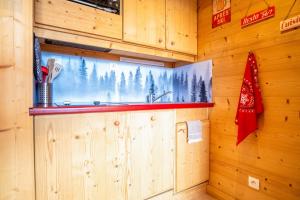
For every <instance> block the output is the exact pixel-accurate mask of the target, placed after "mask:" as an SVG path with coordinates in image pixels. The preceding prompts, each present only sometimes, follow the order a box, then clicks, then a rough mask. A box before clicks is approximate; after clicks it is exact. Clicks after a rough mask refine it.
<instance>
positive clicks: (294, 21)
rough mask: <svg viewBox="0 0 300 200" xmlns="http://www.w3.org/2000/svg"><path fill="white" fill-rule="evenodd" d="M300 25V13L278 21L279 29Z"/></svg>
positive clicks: (288, 28)
mask: <svg viewBox="0 0 300 200" xmlns="http://www.w3.org/2000/svg"><path fill="white" fill-rule="evenodd" d="M299 26H300V15H297V16H295V17H292V18H289V19H287V20H284V21H281V22H280V31H287V30H290V29H293V28H297V27H299Z"/></svg>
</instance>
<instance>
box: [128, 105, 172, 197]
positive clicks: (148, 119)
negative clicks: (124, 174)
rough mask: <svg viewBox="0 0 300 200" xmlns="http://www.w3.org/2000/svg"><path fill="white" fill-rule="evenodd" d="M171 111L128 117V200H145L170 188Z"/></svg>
mask: <svg viewBox="0 0 300 200" xmlns="http://www.w3.org/2000/svg"><path fill="white" fill-rule="evenodd" d="M174 124H175V123H174V111H173V110H169V111H154V112H147V113H145V112H135V113H131V114H130V115H129V119H128V126H129V134H130V135H129V137H128V152H129V155H128V178H129V180H128V184H129V185H128V199H137V200H138V199H147V198H149V197H151V196H154V195H157V194H159V193H162V192H165V191H168V190H170V189H172V188H173V177H174V152H175V151H174V149H175V139H174V138H175V130H174V129H175V126H174Z"/></svg>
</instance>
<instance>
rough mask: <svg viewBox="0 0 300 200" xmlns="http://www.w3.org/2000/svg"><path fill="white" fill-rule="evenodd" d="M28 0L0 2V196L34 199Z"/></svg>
mask: <svg viewBox="0 0 300 200" xmlns="http://www.w3.org/2000/svg"><path fill="white" fill-rule="evenodd" d="M32 17H33V2H32V0H24V1H13V0H6V1H1V2H0V26H1V33H0V80H1V84H0V93H1V98H0V199H5V200H6V199H20V200H21V199H22V200H23V199H26V200H27V199H28V200H30V199H34V193H35V192H34V153H33V124H32V123H33V122H32V117H30V116H29V107H31V106H32V57H33V56H32Z"/></svg>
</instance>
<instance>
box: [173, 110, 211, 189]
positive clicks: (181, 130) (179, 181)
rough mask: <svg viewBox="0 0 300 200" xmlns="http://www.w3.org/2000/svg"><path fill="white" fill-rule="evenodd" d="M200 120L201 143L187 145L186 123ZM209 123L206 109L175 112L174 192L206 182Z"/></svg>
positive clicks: (207, 173)
mask: <svg viewBox="0 0 300 200" xmlns="http://www.w3.org/2000/svg"><path fill="white" fill-rule="evenodd" d="M189 120H201V121H202V122H204V124H203V138H204V140H203V141H202V142H198V143H195V144H188V143H187V127H186V123H185V122H186V121H189ZM209 129H210V128H209V121H208V109H203V108H202V109H178V110H176V163H175V166H176V176H175V191H176V192H177V193H178V192H181V191H184V190H186V189H188V188H191V187H193V186H195V185H197V184H200V183H202V182H204V181H207V180H208V175H209V171H208V170H209V140H210V139H209Z"/></svg>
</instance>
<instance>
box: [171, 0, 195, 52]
mask: <svg viewBox="0 0 300 200" xmlns="http://www.w3.org/2000/svg"><path fill="white" fill-rule="evenodd" d="M166 48H167V49H169V50H173V51H179V52H183V53H189V54H194V55H197V0H166Z"/></svg>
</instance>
